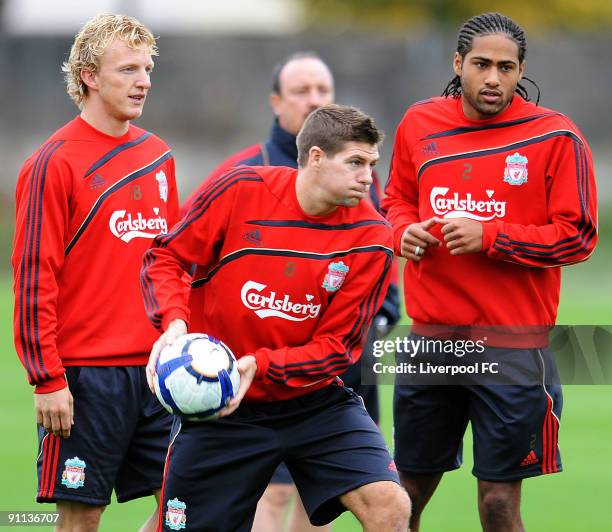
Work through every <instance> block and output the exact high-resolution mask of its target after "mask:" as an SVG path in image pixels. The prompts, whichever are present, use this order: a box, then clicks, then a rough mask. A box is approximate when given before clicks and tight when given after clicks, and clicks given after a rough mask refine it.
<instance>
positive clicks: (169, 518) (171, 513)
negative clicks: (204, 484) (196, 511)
mask: <svg viewBox="0 0 612 532" xmlns="http://www.w3.org/2000/svg"><path fill="white" fill-rule="evenodd" d="M166 506H167V507H168V509H167V510H166V526H167V527H168V528H169V529H170V530H182V529H183V528H185V527H186V526H187V514H186V513H185V509H186V508H187V505H186V504H185V503H184V502H183V501H179V500H178V499H177V498H176V497H175V498H174V499H172V500H170V501H168V502H167V503H166Z"/></svg>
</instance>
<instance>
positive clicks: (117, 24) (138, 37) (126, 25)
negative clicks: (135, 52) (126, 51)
mask: <svg viewBox="0 0 612 532" xmlns="http://www.w3.org/2000/svg"><path fill="white" fill-rule="evenodd" d="M114 39H121V40H123V41H125V42H126V43H127V44H128V46H129V47H130V48H141V47H144V48H146V49H147V51H148V53H150V54H151V55H157V46H156V44H155V42H156V39H155V37H154V36H153V34H152V33H151V32H150V31H149V29H147V27H146V26H144V25H143V24H142V23H140V22H139V21H138V20H136V19H135V18H133V17H128V16H127V15H116V14H114V13H101V14H99V15H96V16H95V17H94V18H92V19H91V20H89V21H88V22H86V23H85V25H84V26H83V27H82V28H81V31H79V33H78V34H77V35H76V36H75V38H74V43H73V44H72V48H71V50H70V57H69V58H68V61H66V62H65V63H64V64H63V65H62V72H63V73H64V79H65V80H66V90H67V92H68V95H69V96H70V98H71V99H72V101H74V103H75V104H76V105H77V106H78V108H79V109H82V108H83V103H84V101H85V95H86V94H87V86H86V85H85V83H83V80H82V79H81V71H82V70H90V71H92V72H97V71H98V69H99V68H100V58H101V57H102V55H103V54H104V51H105V50H106V47H107V46H108V45H109V44H110V43H111V42H112V41H113V40H114Z"/></svg>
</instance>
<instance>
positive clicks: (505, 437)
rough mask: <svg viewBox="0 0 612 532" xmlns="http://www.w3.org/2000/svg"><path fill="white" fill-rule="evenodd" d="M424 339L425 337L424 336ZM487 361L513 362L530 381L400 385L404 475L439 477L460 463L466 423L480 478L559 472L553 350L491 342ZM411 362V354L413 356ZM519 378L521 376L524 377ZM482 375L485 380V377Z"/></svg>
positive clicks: (558, 394) (399, 451)
mask: <svg viewBox="0 0 612 532" xmlns="http://www.w3.org/2000/svg"><path fill="white" fill-rule="evenodd" d="M420 338H422V337H420ZM484 355H485V357H486V359H487V360H496V361H498V362H499V363H500V367H504V365H506V366H508V365H511V366H512V368H513V371H515V372H516V373H515V374H516V375H520V376H522V377H524V378H525V380H526V384H491V383H487V384H478V382H479V378H480V379H481V378H482V376H481V375H480V376H479V375H475V376H473V377H471V378H472V382H473V384H466V377H465V376H464V377H463V378H462V380H461V382H462V384H455V382H456V381H453V380H452V379H448V382H447V384H439V383H438V384H422V385H413V384H410V385H403V384H402V385H399V384H396V386H395V393H394V405H393V410H394V439H395V462H396V464H397V468H398V470H399V471H401V472H403V473H406V474H410V473H413V474H435V473H443V472H445V471H451V470H453V469H457V468H459V467H460V466H461V463H462V445H463V436H464V433H465V430H466V428H467V424H468V422H470V423H471V426H472V434H473V441H474V468H473V470H472V473H473V474H474V476H476V477H477V478H478V479H481V480H487V481H492V482H510V481H513V480H519V479H523V478H527V477H533V476H538V475H544V474H548V473H557V472H560V471H561V470H562V465H561V455H560V453H559V447H558V433H559V422H560V419H561V410H562V407H563V394H562V391H561V385H560V383H559V381H558V374H557V369H556V364H555V361H554V358H553V355H552V353H551V352H550V350H548V349H502V348H494V347H487V348H486V352H485V353H484ZM413 363H414V359H413ZM522 377H521V378H522ZM481 380H482V379H481Z"/></svg>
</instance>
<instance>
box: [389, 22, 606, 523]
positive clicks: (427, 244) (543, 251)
mask: <svg viewBox="0 0 612 532" xmlns="http://www.w3.org/2000/svg"><path fill="white" fill-rule="evenodd" d="M525 53H526V42H525V35H524V33H523V30H522V29H521V28H520V27H519V26H518V25H517V24H516V23H515V22H513V21H512V20H510V19H509V18H507V17H505V16H504V15H501V14H499V13H486V14H482V15H478V16H475V17H473V18H472V19H470V20H468V21H467V22H465V24H464V25H463V26H462V27H461V29H460V31H459V37H458V44H457V50H456V53H455V56H454V60H453V69H454V71H455V74H456V76H455V77H454V78H453V80H452V81H451V82H450V83H449V85H448V86H447V87H446V90H445V91H444V93H443V96H442V97H439V98H432V99H430V100H426V101H423V102H419V103H417V104H415V105H413V106H412V107H410V108H409V109H408V111H407V112H406V114H405V116H404V118H403V120H402V121H401V123H400V125H399V126H398V129H397V134H396V139H395V148H394V155H393V160H392V164H391V172H390V178H389V182H388V185H387V189H386V192H387V197H386V199H385V200H384V201H383V209H386V210H387V212H388V218H389V220H390V221H391V223H392V225H393V232H394V237H393V240H394V242H393V244H394V249H395V253H396V254H398V255H401V256H403V257H405V258H406V259H407V264H406V268H405V271H404V281H405V282H404V288H405V300H406V307H407V312H408V314H409V315H410V316H411V317H412V320H413V329H412V334H411V336H412V339H413V340H415V342H416V341H417V340H421V341H423V342H429V341H431V340H432V337H433V338H434V339H435V340H438V344H435V342H434V341H432V342H431V344H421V345H432V344H433V345H437V346H438V347H436V348H434V351H436V352H435V353H427V356H430V355H431V356H433V357H434V358H435V357H438V359H443V360H449V359H450V360H451V361H452V362H453V363H454V364H455V366H452V367H457V366H458V365H459V364H461V363H460V362H458V360H459V357H460V356H462V353H459V352H458V349H457V346H458V345H460V344H459V343H458V341H462V342H463V344H461V345H465V341H466V338H467V339H469V340H471V341H480V342H481V345H482V346H483V347H482V349H483V351H482V352H481V355H482V356H483V357H485V359H489V360H492V361H494V362H495V363H497V364H498V365H499V367H500V368H510V367H512V368H514V369H516V371H517V372H518V374H519V375H520V378H518V379H517V378H515V379H513V380H511V383H510V384H508V385H501V384H499V383H495V382H491V381H487V382H483V378H482V374H481V376H479V377H478V378H472V379H471V380H470V379H463V380H461V381H457V380H452V379H451V380H447V384H450V385H447V386H444V385H441V384H442V382H441V381H438V382H437V383H436V384H432V383H431V382H427V383H424V381H423V380H421V381H418V385H415V381H412V382H411V383H410V384H408V385H402V384H401V380H398V381H397V382H396V387H395V398H394V414H395V453H396V456H395V460H396V464H397V467H398V469H399V471H400V478H401V480H402V484H403V485H404V487H405V488H406V489H407V491H408V492H409V494H410V498H411V499H412V501H413V513H412V518H411V529H412V530H418V529H419V523H420V517H421V513H422V511H423V508H424V507H425V505H426V504H427V502H428V501H429V499H430V497H431V496H432V495H433V492H434V491H435V489H436V487H437V485H438V483H439V482H440V479H441V477H442V475H443V474H444V472H446V471H449V470H452V469H456V468H458V467H459V466H460V465H461V460H462V455H461V445H462V439H463V435H464V432H465V429H466V426H467V423H468V421H469V422H471V424H472V431H473V435H474V470H473V473H474V475H475V476H476V477H477V479H478V508H479V512H480V520H481V523H482V527H483V529H484V530H486V531H520V530H523V524H522V521H521V515H520V492H521V481H522V479H523V478H527V477H532V476H536V475H542V474H547V473H555V472H558V471H561V457H560V455H559V449H558V446H557V434H558V430H559V419H560V416H561V406H562V394H561V387H560V385H559V384H558V380H557V379H556V378H554V377H555V375H556V367H555V363H554V359H553V358H552V354H551V353H550V351H549V350H548V349H547V343H548V330H549V329H550V327H552V326H553V325H554V323H555V319H556V314H557V307H558V303H559V289H560V278H561V268H560V267H561V266H565V265H569V264H574V263H577V262H581V261H584V260H586V259H588V258H589V256H590V255H591V253H592V252H593V250H594V247H595V244H596V241H597V212H596V193H595V181H594V177H593V163H592V159H591V154H590V151H589V147H588V145H587V143H586V141H585V140H584V138H583V137H582V135H581V134H580V132H579V131H578V129H577V128H576V126H575V125H574V124H573V123H572V122H571V121H570V120H568V119H567V118H566V117H565V116H563V115H562V114H560V113H558V112H555V111H552V110H550V109H546V108H543V107H539V106H538V105H537V103H536V104H535V105H534V104H533V103H531V102H529V100H528V94H527V91H526V90H525V88H524V87H523V86H522V85H521V84H520V83H519V81H520V80H521V79H526V78H524V76H523V72H524V69H525ZM538 100H539V98H538ZM441 339H442V340H445V341H449V342H450V345H451V346H453V352H452V353H448V352H447V351H444V352H442V351H440V348H439V346H440V345H442V343H441V342H440V341H439V340H441ZM422 354H423V353H415V354H413V355H412V356H417V357H418V356H420V355H422ZM444 357H446V358H444ZM417 359H418V358H417ZM525 376H529V377H530V378H529V379H525V378H524V377H525ZM526 380H528V381H529V382H525V381H526Z"/></svg>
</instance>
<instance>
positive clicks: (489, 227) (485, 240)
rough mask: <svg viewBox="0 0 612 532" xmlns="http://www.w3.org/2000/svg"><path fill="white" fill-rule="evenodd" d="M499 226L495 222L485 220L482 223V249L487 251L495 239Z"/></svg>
mask: <svg viewBox="0 0 612 532" xmlns="http://www.w3.org/2000/svg"><path fill="white" fill-rule="evenodd" d="M498 232H499V227H498V226H497V222H486V223H483V224H482V250H483V251H489V249H491V247H492V246H493V243H494V242H495V240H496V239H497V233H498Z"/></svg>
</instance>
